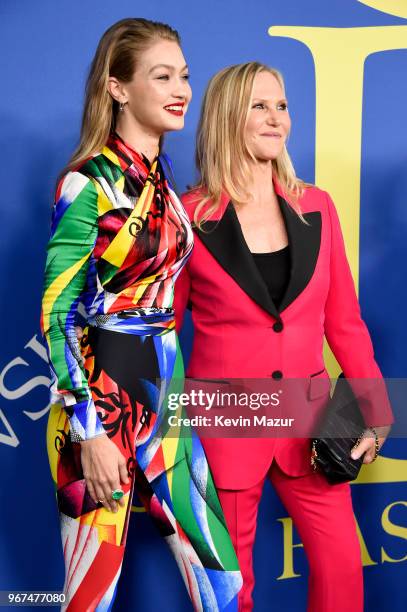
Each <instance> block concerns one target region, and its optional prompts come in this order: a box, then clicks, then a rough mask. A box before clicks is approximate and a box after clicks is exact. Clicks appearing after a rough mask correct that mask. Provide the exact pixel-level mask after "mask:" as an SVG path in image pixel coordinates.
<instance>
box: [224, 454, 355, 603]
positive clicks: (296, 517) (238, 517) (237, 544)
mask: <svg viewBox="0 0 407 612" xmlns="http://www.w3.org/2000/svg"><path fill="white" fill-rule="evenodd" d="M267 477H268V478H269V479H270V480H271V482H272V484H273V486H274V489H275V491H276V492H277V494H278V496H279V498H280V499H281V502H282V503H283V505H284V506H285V508H286V510H287V512H288V513H289V514H290V516H291V518H292V520H293V523H294V525H295V527H296V528H297V531H298V534H299V536H300V538H301V541H302V544H303V545H304V550H305V553H306V555H307V559H308V562H309V570H310V571H309V580H308V606H307V611H308V612H363V572H362V561H361V551H360V545H359V539H358V536H357V532H356V522H355V518H354V515H353V508H352V499H351V493H350V485H349V483H344V484H336V485H331V484H329V483H328V482H327V481H326V480H325V478H324V476H322V475H321V474H319V473H316V472H315V473H312V474H307V475H305V476H299V477H293V476H288V475H286V474H285V473H284V472H283V471H282V470H281V469H280V468H279V467H278V464H277V463H276V462H275V461H273V463H272V465H271V467H270V469H269V472H268V474H267ZM263 485H264V479H263V480H262V481H261V482H259V483H258V484H257V485H255V486H254V487H251V488H250V489H245V490H242V491H240V490H239V491H231V490H225V489H218V494H219V498H220V502H221V504H222V508H223V511H224V514H225V519H226V522H227V525H228V528H229V532H230V535H231V538H232V542H233V546H234V548H235V550H236V553H237V557H238V560H239V565H240V569H241V572H242V575H243V587H242V589H241V591H240V593H239V612H249V611H250V610H252V609H253V600H252V591H253V587H254V575H253V563H252V552H253V544H254V539H255V534H256V523H257V510H258V505H259V501H260V497H261V493H262V489H263Z"/></svg>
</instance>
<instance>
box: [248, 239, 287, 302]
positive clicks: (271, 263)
mask: <svg viewBox="0 0 407 612" xmlns="http://www.w3.org/2000/svg"><path fill="white" fill-rule="evenodd" d="M252 255H253V259H254V262H255V264H256V266H257V269H258V270H259V272H260V274H261V276H262V278H263V280H264V282H265V283H266V285H267V289H268V290H269V294H270V297H271V299H272V300H273V302H274V304H275V305H276V307H277V308H278V307H279V305H280V302H281V300H282V299H283V296H284V293H285V290H286V289H287V285H288V281H289V280H290V266H291V257H290V247H289V245H287V246H286V247H284V248H283V249H280V250H279V251H272V252H271V253H252Z"/></svg>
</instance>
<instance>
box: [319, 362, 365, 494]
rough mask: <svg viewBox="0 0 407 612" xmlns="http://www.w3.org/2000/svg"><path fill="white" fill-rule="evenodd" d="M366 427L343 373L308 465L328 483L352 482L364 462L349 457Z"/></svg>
mask: <svg viewBox="0 0 407 612" xmlns="http://www.w3.org/2000/svg"><path fill="white" fill-rule="evenodd" d="M365 428H366V425H365V423H364V420H363V417H362V414H361V412H360V409H359V406H358V401H357V398H356V397H355V395H354V393H353V390H352V387H351V386H350V384H349V383H348V381H347V380H346V378H345V376H344V374H343V373H342V374H340V376H339V378H338V381H337V383H336V386H335V390H334V393H333V395H332V397H331V400H330V401H329V403H328V406H327V408H326V410H325V413H324V415H323V418H322V422H321V424H320V427H319V431H318V437H317V438H314V439H313V440H312V447H311V465H312V466H313V468H314V470H320V471H322V472H323V473H324V475H325V476H326V478H327V480H328V482H330V483H331V484H337V483H340V482H347V481H349V480H354V479H355V478H356V477H357V475H358V473H359V470H360V468H361V466H362V463H363V455H362V457H360V458H359V459H356V460H355V459H352V457H351V456H350V453H351V450H352V448H353V447H354V446H355V444H356V445H357V444H358V443H359V441H360V438H361V437H362V435H363V432H364V430H365Z"/></svg>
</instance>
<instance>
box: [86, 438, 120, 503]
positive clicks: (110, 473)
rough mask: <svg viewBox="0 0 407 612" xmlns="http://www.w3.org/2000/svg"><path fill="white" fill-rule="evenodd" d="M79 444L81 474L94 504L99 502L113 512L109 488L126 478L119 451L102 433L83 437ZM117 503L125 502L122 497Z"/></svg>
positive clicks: (110, 489) (117, 486)
mask: <svg viewBox="0 0 407 612" xmlns="http://www.w3.org/2000/svg"><path fill="white" fill-rule="evenodd" d="M80 445H81V462H82V470H83V476H84V478H85V482H86V486H87V488H88V491H89V494H90V496H91V498H92V499H93V501H94V502H95V504H97V503H98V502H99V501H100V502H102V503H103V505H104V507H105V508H106V510H111V511H112V512H117V510H118V507H117V502H116V501H115V500H114V499H112V492H113V491H115V490H116V489H120V488H121V483H123V484H128V482H129V476H128V472H127V468H126V461H125V459H124V457H123V455H122V454H121V452H120V451H119V449H118V448H117V446H116V445H115V443H114V442H112V441H111V440H110V439H109V438H108V437H107V435H106V434H103V435H101V436H97V437H96V438H91V439H90V440H84V441H83V442H81V443H80ZM119 504H120V505H121V506H124V505H125V501H124V498H123V497H122V498H121V499H120V500H119Z"/></svg>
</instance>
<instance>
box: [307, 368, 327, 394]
mask: <svg viewBox="0 0 407 612" xmlns="http://www.w3.org/2000/svg"><path fill="white" fill-rule="evenodd" d="M330 390H331V380H330V378H329V376H328V372H327V371H326V369H325V368H324V369H323V370H320V371H319V372H315V373H314V374H311V375H310V377H309V383H308V399H309V400H314V399H317V398H319V397H324V396H328V395H329V392H330Z"/></svg>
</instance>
